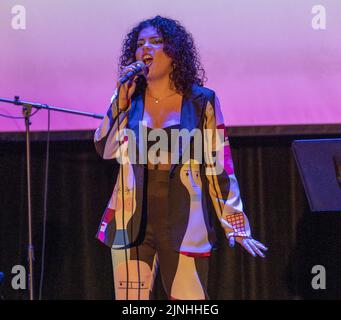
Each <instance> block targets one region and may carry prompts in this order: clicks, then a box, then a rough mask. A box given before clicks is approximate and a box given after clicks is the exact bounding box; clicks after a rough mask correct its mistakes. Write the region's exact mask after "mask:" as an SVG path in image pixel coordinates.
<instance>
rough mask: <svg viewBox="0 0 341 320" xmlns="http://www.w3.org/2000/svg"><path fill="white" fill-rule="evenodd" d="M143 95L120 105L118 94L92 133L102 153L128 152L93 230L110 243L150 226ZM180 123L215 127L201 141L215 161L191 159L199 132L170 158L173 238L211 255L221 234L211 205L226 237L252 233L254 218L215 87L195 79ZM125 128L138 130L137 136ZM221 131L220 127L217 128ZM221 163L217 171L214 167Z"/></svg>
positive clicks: (124, 243) (186, 249)
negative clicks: (245, 202)
mask: <svg viewBox="0 0 341 320" xmlns="http://www.w3.org/2000/svg"><path fill="white" fill-rule="evenodd" d="M143 96H144V95H143V94H137V93H135V94H134V95H133V97H132V99H131V104H130V106H129V108H128V110H127V111H125V112H123V111H118V108H117V107H115V106H116V95H114V97H113V98H112V104H111V105H110V107H109V110H108V112H107V114H106V116H105V118H104V119H103V121H102V123H101V124H100V126H99V128H98V129H97V130H96V132H95V136H94V143H95V147H96V151H97V153H98V154H99V155H100V156H101V157H102V158H104V159H117V158H118V156H119V155H122V154H123V153H124V154H125V155H126V156H127V159H128V161H125V162H124V161H123V164H122V161H121V164H120V170H119V173H118V176H117V180H116V183H115V186H114V190H113V193H112V196H111V198H110V200H109V202H108V204H107V207H106V210H105V212H104V214H103V217H102V220H101V223H100V226H99V230H98V233H97V236H96V237H97V238H98V239H99V240H100V241H101V242H103V243H104V244H106V245H107V246H109V247H111V248H116V249H123V248H129V247H132V246H136V245H138V244H139V243H141V241H143V236H144V230H145V226H146V212H145V207H146V206H145V202H146V188H145V171H146V170H145V169H146V166H145V164H143V163H142V164H141V161H139V160H141V150H140V149H141V146H142V145H143V144H141V134H142V135H143V133H142V132H139V131H140V130H139V123H140V121H142V119H143V110H144V101H143V99H144V98H143ZM118 127H119V128H120V130H118ZM181 129H187V130H188V131H190V132H194V131H198V130H200V132H203V131H204V129H212V131H211V132H213V134H211V135H209V137H210V140H211V143H206V144H205V143H203V145H204V147H203V149H204V151H205V152H207V153H208V154H209V156H210V159H211V160H212V161H207V160H205V161H201V163H200V162H199V161H196V160H195V159H193V158H191V155H192V154H193V145H194V141H195V136H194V135H193V136H192V138H191V139H190V140H189V141H188V142H187V143H185V142H183V143H182V142H180V144H179V161H178V162H179V163H173V164H172V165H171V168H170V171H169V193H168V198H169V202H168V203H169V207H168V212H167V226H168V231H169V238H170V240H171V243H172V246H173V248H174V249H175V250H177V251H178V252H180V253H183V254H187V255H194V256H195V255H204V256H205V255H209V254H210V252H211V249H212V247H213V246H214V243H215V241H216V236H215V230H214V221H213V218H214V216H213V215H214V211H215V213H216V215H217V217H218V219H219V221H220V222H221V225H222V227H223V228H224V230H225V233H226V235H227V236H240V237H250V228H249V222H248V219H247V217H246V215H245V214H244V213H243V205H242V201H241V198H240V194H239V187H238V182H237V180H236V177H235V175H234V169H233V162H232V157H231V150H230V146H229V142H228V137H227V135H226V130H225V125H224V120H223V116H222V113H221V110H220V104H219V101H218V99H217V97H216V95H215V93H214V91H212V90H210V89H208V88H205V87H200V86H197V85H194V86H193V88H192V92H191V94H189V95H187V96H184V97H183V100H182V106H181V115H180V130H181ZM193 129H197V130H193ZM215 129H220V130H219V131H216V130H215ZM192 130H193V131H192ZM207 131H209V130H207ZM128 132H133V133H134V136H132V135H129V134H128ZM216 132H219V133H221V132H222V133H223V134H222V135H221V134H219V135H218V134H216ZM202 139H203V140H204V139H207V137H206V135H202ZM219 139H220V140H223V141H220V146H222V148H220V152H218V151H219V150H217V148H216V147H215V146H216V145H218V143H216V142H217V141H218V140H219ZM142 140H144V139H142ZM119 141H121V143H119ZM142 143H143V142H142ZM215 143H216V144H215ZM129 144H134V148H135V149H134V148H132V149H133V150H137V159H134V160H135V161H130V160H131V159H130V158H131V157H130V152H128V151H127V150H128V148H127V147H128V146H129ZM207 145H209V147H208V146H207ZM139 146H140V148H139ZM186 151H189V152H190V153H188V152H187V153H186V154H187V155H188V154H189V155H190V159H187V161H181V160H183V159H182V158H183V155H184V152H186ZM218 153H219V154H220V156H219V157H218V156H217V154H218ZM206 155H207V154H206ZM142 156H143V155H142ZM221 156H223V160H220V158H222V157H221ZM204 158H205V157H204ZM206 158H209V157H206ZM206 158H205V159H206ZM218 163H219V165H220V170H216V168H217V164H218ZM122 175H123V176H122ZM122 182H123V185H124V188H123V192H122ZM122 196H123V198H122Z"/></svg>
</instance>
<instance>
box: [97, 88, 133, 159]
mask: <svg viewBox="0 0 341 320" xmlns="http://www.w3.org/2000/svg"><path fill="white" fill-rule="evenodd" d="M117 98H118V97H117V90H116V91H115V93H114V95H113V96H112V98H111V103H110V106H109V109H108V111H107V114H106V115H105V117H104V118H103V120H102V122H101V124H100V126H99V127H98V128H97V129H96V131H95V135H94V144H95V148H96V151H97V153H98V154H99V156H100V157H102V158H103V159H115V158H118V157H119V156H120V154H119V152H118V151H119V142H120V141H122V140H123V137H125V134H124V133H125V128H126V125H127V122H128V112H129V109H130V108H131V103H130V104H129V107H128V109H127V110H125V111H122V110H120V109H119V108H118V107H117ZM123 142H125V141H123Z"/></svg>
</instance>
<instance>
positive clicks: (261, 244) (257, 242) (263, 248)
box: [252, 239, 268, 251]
mask: <svg viewBox="0 0 341 320" xmlns="http://www.w3.org/2000/svg"><path fill="white" fill-rule="evenodd" d="M252 240H253V243H254V244H255V245H256V246H257V247H258V248H260V249H262V250H265V251H267V250H268V248H267V247H266V246H265V245H264V244H263V243H261V242H259V241H257V240H255V239H252Z"/></svg>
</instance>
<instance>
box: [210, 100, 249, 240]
mask: <svg viewBox="0 0 341 320" xmlns="http://www.w3.org/2000/svg"><path fill="white" fill-rule="evenodd" d="M204 129H205V130H204V137H205V138H204V139H205V140H204V148H205V149H204V150H205V171H206V172H205V174H206V177H207V180H208V190H209V194H210V198H211V200H212V203H213V206H214V209H215V211H216V214H217V216H218V219H219V221H220V223H221V226H222V227H223V229H224V231H225V233H226V235H227V236H228V237H230V236H235V237H251V231H250V225H249V221H248V218H247V216H246V215H245V213H244V212H243V203H242V200H241V198H240V192H239V186H238V181H237V179H236V176H235V173H234V167H233V161H232V154H231V149H230V144H229V139H228V136H227V133H226V128H225V124H224V119H223V115H222V112H221V108H220V103H219V100H218V98H217V97H216V96H215V95H214V98H213V101H208V103H207V105H206V110H205V117H204Z"/></svg>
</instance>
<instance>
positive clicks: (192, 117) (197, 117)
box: [170, 85, 206, 174]
mask: <svg viewBox="0 0 341 320" xmlns="http://www.w3.org/2000/svg"><path fill="white" fill-rule="evenodd" d="M205 105H206V98H205V95H204V94H203V93H202V92H201V90H200V87H198V86H196V85H194V86H193V88H192V93H191V94H190V95H186V96H184V97H183V100H182V106H181V115H180V130H182V129H187V130H188V131H189V132H190V131H192V130H193V129H195V128H199V126H200V122H201V120H202V117H203V112H204V110H205ZM192 139H193V137H192V136H191V139H190V141H189V143H190V142H191V141H192ZM189 143H187V145H181V143H180V145H179V163H180V161H181V158H182V151H183V150H186V148H187V147H188V146H189ZM179 163H175V164H172V166H171V169H170V174H172V173H173V171H174V170H175V168H176V166H177V165H178V164H179Z"/></svg>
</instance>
